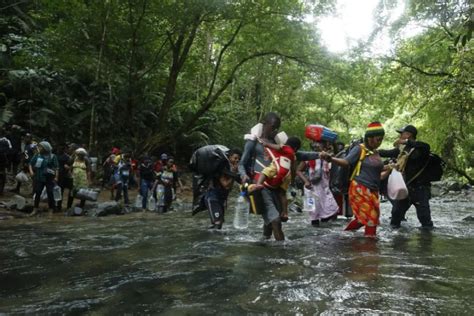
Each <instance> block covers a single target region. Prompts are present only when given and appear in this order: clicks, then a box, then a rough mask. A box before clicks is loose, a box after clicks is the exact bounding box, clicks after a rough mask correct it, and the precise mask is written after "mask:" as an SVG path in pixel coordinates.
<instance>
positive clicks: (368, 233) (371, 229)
mask: <svg viewBox="0 0 474 316" xmlns="http://www.w3.org/2000/svg"><path fill="white" fill-rule="evenodd" d="M376 234H377V226H365V232H364V235H365V237H371V238H375V236H376Z"/></svg>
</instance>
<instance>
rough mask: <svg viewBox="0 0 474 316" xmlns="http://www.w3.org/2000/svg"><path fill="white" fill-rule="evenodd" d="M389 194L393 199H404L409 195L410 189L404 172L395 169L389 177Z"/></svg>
mask: <svg viewBox="0 0 474 316" xmlns="http://www.w3.org/2000/svg"><path fill="white" fill-rule="evenodd" d="M387 195H388V197H389V198H390V199H392V200H403V199H405V198H406V197H408V189H407V186H406V184H405V180H403V176H402V174H401V173H400V172H399V171H398V170H396V169H393V170H392V173H390V176H389V177H388V184H387Z"/></svg>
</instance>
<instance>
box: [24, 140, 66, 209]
mask: <svg viewBox="0 0 474 316" xmlns="http://www.w3.org/2000/svg"><path fill="white" fill-rule="evenodd" d="M38 151H39V153H38V154H36V155H35V156H33V158H32V159H31V161H30V166H29V169H30V174H31V176H32V178H33V185H34V192H35V200H34V208H33V211H32V212H31V213H30V216H34V215H36V214H38V208H39V203H40V199H41V193H42V192H43V189H44V188H45V187H46V194H47V195H48V206H49V213H50V214H52V213H53V211H54V209H55V202H54V197H53V188H54V185H55V182H57V176H58V168H59V163H58V158H57V157H56V155H55V154H53V153H52V151H53V147H52V146H51V144H50V143H49V142H47V141H42V142H40V143H39V144H38Z"/></svg>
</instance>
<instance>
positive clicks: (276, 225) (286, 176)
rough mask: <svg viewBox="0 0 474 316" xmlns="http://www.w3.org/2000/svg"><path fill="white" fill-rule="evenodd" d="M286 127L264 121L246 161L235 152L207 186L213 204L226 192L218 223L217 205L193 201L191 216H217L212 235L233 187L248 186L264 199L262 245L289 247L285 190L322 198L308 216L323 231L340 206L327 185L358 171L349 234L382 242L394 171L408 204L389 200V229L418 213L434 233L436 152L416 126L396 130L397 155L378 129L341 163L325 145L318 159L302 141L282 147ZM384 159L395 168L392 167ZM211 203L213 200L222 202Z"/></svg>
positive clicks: (317, 150)
mask: <svg viewBox="0 0 474 316" xmlns="http://www.w3.org/2000/svg"><path fill="white" fill-rule="evenodd" d="M280 124H281V120H280V117H279V116H278V115H277V114H276V113H273V112H270V113H268V114H267V115H265V117H264V118H263V120H262V123H261V129H260V130H258V132H257V133H255V132H254V133H251V134H248V135H246V136H245V145H244V149H243V152H242V155H241V157H239V156H238V154H239V152H238V151H236V150H232V151H231V152H232V154H233V155H234V157H233V160H232V161H233V163H232V164H230V165H229V166H228V167H226V168H221V170H219V171H216V172H215V174H214V175H213V177H211V178H212V181H210V182H208V184H209V183H210V185H209V186H207V185H208V184H206V189H207V191H206V189H205V190H204V191H206V192H207V196H209V190H211V191H213V192H214V193H215V190H216V188H218V191H219V190H220V191H219V192H221V193H220V194H217V196H220V199H218V200H219V207H218V209H219V210H218V212H217V213H219V216H218V219H217V220H216V218H215V216H214V215H213V214H216V212H215V210H216V207H214V206H213V205H211V204H213V203H206V198H205V196H206V194H202V195H201V197H199V196H197V195H195V199H194V210H193V215H194V214H196V213H197V212H198V211H200V210H203V209H205V208H206V207H207V209H208V210H209V213H210V214H211V222H212V224H213V226H212V227H217V228H221V227H222V222H223V213H224V207H225V201H226V199H227V196H228V192H229V191H230V189H231V187H232V183H233V180H234V179H235V180H236V181H238V182H239V183H241V184H250V185H249V186H246V187H247V188H248V189H247V190H248V193H249V194H250V195H251V194H252V193H255V192H258V193H259V195H260V200H261V203H260V204H258V206H257V208H258V210H257V211H256V213H259V214H261V216H262V218H263V221H264V224H263V236H264V238H266V239H270V238H271V236H272V235H273V237H274V238H275V239H276V240H284V239H285V236H284V233H283V229H282V222H285V221H287V220H288V215H287V208H288V203H287V201H286V190H287V189H288V186H289V183H290V182H292V180H294V178H295V176H297V177H299V178H300V179H301V180H302V182H303V183H304V187H305V189H306V190H305V192H311V193H312V194H314V195H315V196H316V197H317V199H316V200H317V201H316V204H317V205H316V207H315V208H314V209H313V212H312V213H310V219H311V222H312V224H313V225H314V226H317V225H316V224H317V223H319V220H320V219H328V218H334V217H337V213H338V211H339V208H340V205H338V203H337V202H336V200H335V198H334V196H333V193H332V192H331V190H330V188H329V180H330V179H329V177H330V175H331V173H330V170H331V168H335V167H336V166H339V167H341V168H348V169H349V170H352V171H351V176H350V178H349V179H348V180H347V181H348V182H350V183H349V184H348V185H349V189H348V192H347V193H348V202H349V205H350V208H351V209H352V212H353V214H354V216H355V218H354V219H353V220H352V221H350V222H349V224H348V225H347V227H346V228H345V230H357V229H359V228H362V227H364V229H365V235H366V236H368V237H375V236H376V230H377V226H378V225H379V224H380V219H379V218H380V192H381V187H382V183H383V180H384V179H386V178H387V177H388V176H389V175H390V173H391V172H392V170H393V169H397V170H399V171H400V172H402V174H403V176H404V178H405V182H406V189H407V196H406V197H404V198H402V199H399V200H390V202H392V206H393V207H392V217H391V222H390V224H391V226H392V227H393V228H399V227H400V223H401V221H402V220H404V218H405V213H406V211H407V210H408V209H409V207H410V206H411V205H414V206H415V208H416V212H417V216H418V220H419V221H420V223H421V225H422V227H424V228H432V227H433V222H432V221H431V212H430V206H429V199H430V181H432V179H433V178H432V177H430V176H429V173H430V172H431V171H430V170H429V168H427V165H428V163H427V162H428V161H429V160H430V146H429V145H428V144H426V143H423V142H420V141H417V140H416V136H417V129H416V128H415V127H414V126H412V125H407V126H405V127H404V128H402V129H399V130H397V132H399V133H400V137H399V139H397V141H396V142H395V143H394V148H393V149H391V150H378V148H379V147H380V145H381V144H382V141H383V139H384V135H385V131H384V128H383V126H382V124H381V123H379V122H372V123H370V124H368V126H367V128H366V131H365V134H364V138H363V141H362V142H360V143H359V144H357V145H354V146H353V147H352V148H350V150H348V151H347V153H346V155H338V156H337V157H336V156H335V152H334V151H332V149H334V148H333V146H332V145H331V146H329V143H328V142H324V141H321V142H312V149H313V151H301V150H300V147H301V141H300V140H299V139H298V138H296V137H289V138H287V139H286V141H285V142H284V143H281V142H280V143H278V141H280V139H278V135H279V134H278V130H279V128H280ZM277 134H278V135H277ZM236 153H237V157H235V155H236ZM239 158H240V161H239ZM382 158H391V159H392V160H391V161H390V163H387V162H384V161H383V160H382ZM395 159H397V160H399V161H397V160H395ZM237 161H239V162H238V164H237ZM297 162H299V163H298V164H297ZM295 170H296V172H294V171H295ZM292 171H293V172H292ZM235 172H237V174H235ZM226 179H227V181H225V180H226ZM241 187H243V185H242V186H241ZM209 188H211V189H209ZM201 192H202V190H201ZM222 192H224V193H222ZM198 195H199V194H198ZM211 196H213V197H215V196H216V194H211ZM211 200H212V199H211ZM214 200H215V199H214ZM214 204H215V203H214ZM251 204H252V203H251ZM254 207H255V205H254ZM216 224H217V226H216Z"/></svg>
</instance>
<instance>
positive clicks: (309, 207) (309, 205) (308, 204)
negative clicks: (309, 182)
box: [303, 188, 316, 212]
mask: <svg viewBox="0 0 474 316" xmlns="http://www.w3.org/2000/svg"><path fill="white" fill-rule="evenodd" d="M303 200H304V203H303V211H304V212H316V196H315V195H314V193H313V191H311V190H308V189H306V188H304V199H303Z"/></svg>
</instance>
